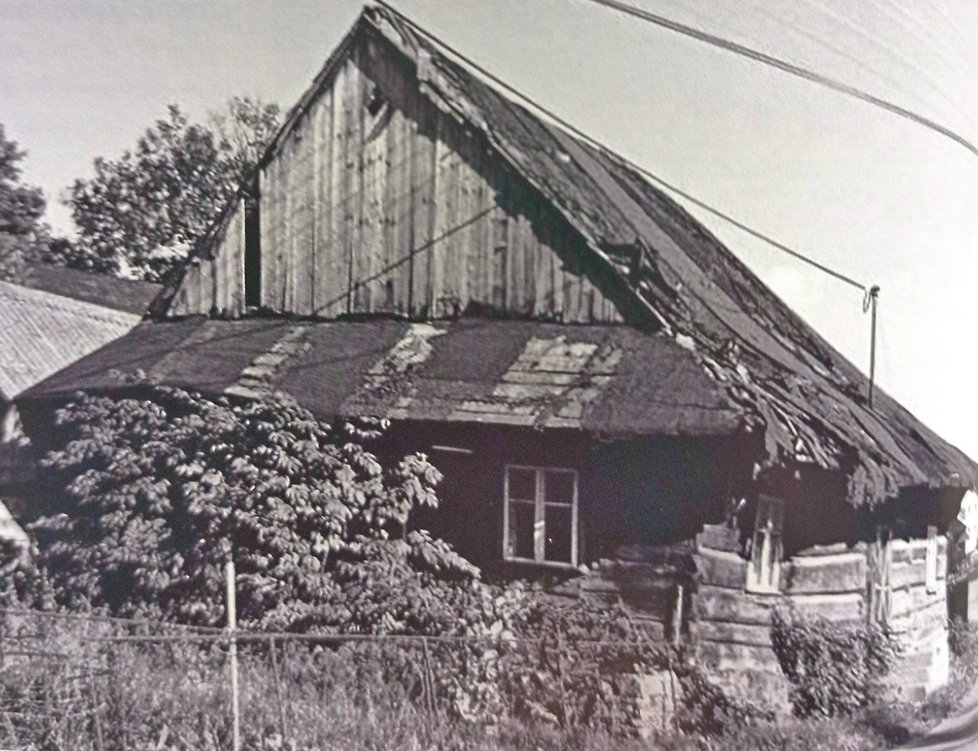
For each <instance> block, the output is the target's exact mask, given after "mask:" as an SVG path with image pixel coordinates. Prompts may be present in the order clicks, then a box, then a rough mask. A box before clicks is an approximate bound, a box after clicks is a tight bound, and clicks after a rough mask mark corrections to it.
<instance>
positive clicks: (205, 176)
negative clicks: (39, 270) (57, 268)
mask: <svg viewBox="0 0 978 751" xmlns="http://www.w3.org/2000/svg"><path fill="white" fill-rule="evenodd" d="M278 119H279V110H278V107H277V106H276V105H270V104H263V103H262V102H260V101H257V100H253V99H250V98H240V97H238V98H234V99H232V100H231V101H230V102H229V103H228V105H227V108H226V110H225V111H223V112H221V113H219V114H213V115H211V116H210V118H209V120H208V122H207V123H205V124H201V123H193V122H191V121H190V120H189V119H188V118H187V116H186V115H185V114H184V113H183V112H182V111H181V110H180V108H179V107H178V106H176V105H171V106H170V107H169V108H168V111H167V116H166V117H165V118H161V119H159V120H157V121H156V123H154V124H153V125H152V126H151V127H150V128H148V129H147V130H146V132H145V133H144V134H143V135H142V136H141V137H140V138H139V140H138V142H137V144H136V147H135V148H134V149H133V150H132V151H126V152H125V153H123V154H122V156H120V157H119V158H118V159H115V160H109V159H104V158H101V157H100V158H98V159H96V160H95V164H94V167H95V176H94V177H93V178H91V179H88V180H84V179H79V180H76V181H75V183H74V185H73V186H72V187H71V193H70V201H69V204H70V206H71V210H72V216H73V218H74V221H75V224H76V226H77V228H78V239H77V241H76V242H75V243H73V244H72V245H71V247H70V248H67V249H66V253H65V260H66V262H67V263H68V264H69V265H71V266H74V267H76V268H84V269H90V270H95V271H102V272H107V273H112V274H120V275H124V276H135V277H138V278H142V279H148V280H153V281H156V280H159V279H161V278H162V277H163V276H164V275H165V273H166V271H167V270H168V269H169V268H170V267H171V266H172V265H173V264H174V263H175V262H176V261H178V260H180V259H182V258H185V257H186V256H187V254H188V253H189V252H190V250H191V249H192V248H193V246H194V244H195V242H196V241H197V240H198V239H199V238H200V237H201V236H202V235H203V234H204V232H205V231H206V230H207V228H208V227H210V225H211V224H212V223H213V222H214V221H215V220H216V219H217V217H218V216H219V214H220V212H221V210H222V208H223V207H224V205H225V203H226V202H227V200H228V199H229V198H230V197H231V196H232V195H233V194H234V192H235V191H236V190H237V189H238V187H239V186H240V184H241V182H242V179H243V178H244V177H245V175H247V174H248V173H249V172H250V171H251V170H252V168H253V167H254V166H255V164H256V163H257V161H258V158H259V157H260V155H261V152H262V150H263V148H264V146H265V144H266V143H267V142H268V141H269V139H270V138H271V136H272V135H273V134H274V132H275V129H276V127H277V125H278Z"/></svg>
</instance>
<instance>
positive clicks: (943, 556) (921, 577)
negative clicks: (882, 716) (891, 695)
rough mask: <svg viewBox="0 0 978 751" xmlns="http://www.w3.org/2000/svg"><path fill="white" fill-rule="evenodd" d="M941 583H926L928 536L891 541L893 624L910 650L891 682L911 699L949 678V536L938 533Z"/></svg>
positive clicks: (905, 653) (935, 687)
mask: <svg viewBox="0 0 978 751" xmlns="http://www.w3.org/2000/svg"><path fill="white" fill-rule="evenodd" d="M936 543H937V584H936V586H934V587H931V588H930V589H928V587H927V564H926V558H927V541H926V540H910V541H909V542H908V541H906V540H894V541H893V542H891V543H890V556H891V564H890V619H889V625H890V627H891V628H892V629H893V630H894V631H895V632H896V633H897V634H898V635H899V636H900V638H901V640H902V642H903V644H904V646H905V649H906V651H905V652H904V654H903V655H902V656H901V662H900V665H899V667H898V668H897V669H896V670H895V671H894V675H893V683H894V685H895V686H897V687H898V688H900V689H901V690H902V692H903V693H904V696H905V698H907V699H921V698H923V696H924V695H926V694H928V693H930V692H931V691H933V690H934V689H937V688H939V687H941V686H943V685H944V684H945V683H947V679H948V671H949V659H950V655H949V651H948V643H947V638H948V632H947V586H946V582H947V580H946V576H947V538H946V537H944V536H943V535H941V536H938V538H937V541H936Z"/></svg>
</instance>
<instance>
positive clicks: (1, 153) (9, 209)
mask: <svg viewBox="0 0 978 751" xmlns="http://www.w3.org/2000/svg"><path fill="white" fill-rule="evenodd" d="M24 156H25V152H23V151H21V150H20V148H19V147H18V145H17V143H16V141H13V140H10V139H8V138H7V137H6V134H5V131H4V127H3V123H0V278H4V279H9V278H14V277H16V276H17V274H18V272H19V271H20V267H21V264H22V263H23V262H24V261H26V260H32V259H36V258H40V257H43V256H44V254H45V247H46V244H47V242H48V230H47V227H46V226H45V225H44V223H43V221H42V217H43V215H44V206H45V203H44V195H43V194H42V193H41V190H40V188H35V187H33V186H30V185H25V184H24V183H23V182H22V180H21V167H20V164H21V162H22V161H23V159H24Z"/></svg>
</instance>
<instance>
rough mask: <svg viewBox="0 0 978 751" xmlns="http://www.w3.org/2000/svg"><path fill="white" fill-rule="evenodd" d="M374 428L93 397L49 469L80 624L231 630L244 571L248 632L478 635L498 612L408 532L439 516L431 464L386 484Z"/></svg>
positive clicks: (422, 462)
mask: <svg viewBox="0 0 978 751" xmlns="http://www.w3.org/2000/svg"><path fill="white" fill-rule="evenodd" d="M377 427H378V425H377V424H376V423H373V422H371V423H366V424H365V425H364V426H362V427H355V426H351V425H346V426H343V427H341V428H336V429H334V428H332V427H329V426H326V425H324V424H323V423H321V422H319V421H317V420H316V419H315V418H314V417H313V416H312V415H311V414H310V413H309V412H307V411H306V410H304V409H302V408H300V407H298V406H296V405H295V404H293V403H289V402H286V401H281V400H276V399H269V400H266V401H254V402H249V403H247V404H244V405H238V404H232V403H230V402H228V401H227V400H224V399H218V400H210V399H206V398H204V397H202V396H200V395H197V394H193V393H189V392H186V391H183V390H180V389H173V388H164V387H152V388H151V393H150V395H149V397H148V398H145V399H119V400H116V399H112V398H108V397H101V396H87V395H80V396H79V397H78V398H77V400H76V401H75V402H73V403H72V404H69V405H68V406H67V407H65V408H64V409H62V410H60V412H59V413H58V417H57V425H56V428H55V431H54V437H53V440H54V442H55V443H54V450H52V451H51V452H50V453H49V454H48V455H47V457H46V458H45V459H44V460H43V462H42V463H43V465H44V467H45V468H46V470H47V473H46V474H47V480H48V482H49V484H50V487H51V493H50V495H51V498H52V501H51V504H50V507H49V508H48V509H47V512H46V513H45V515H44V516H43V517H42V518H40V519H39V520H38V521H37V522H35V523H34V524H33V525H32V531H33V532H34V534H35V535H36V538H37V540H38V545H39V557H38V561H39V563H40V565H41V567H42V568H43V569H44V570H45V571H46V572H47V574H48V575H49V576H50V578H51V580H52V582H53V584H54V585H55V589H56V591H57V593H58V599H59V601H60V603H61V604H62V605H64V606H67V607H70V608H74V609H78V608H86V607H96V608H104V609H107V610H108V611H109V612H111V613H113V614H117V615H123V616H140V617H142V616H147V617H163V618H165V619H169V620H174V621H178V622H183V623H191V624H200V625H220V624H221V622H222V621H223V618H224V597H223V591H224V580H223V566H224V562H225V561H227V560H228V559H230V558H233V560H234V561H235V564H236V566H237V572H238V580H237V587H238V614H239V620H240V622H241V623H242V624H243V625H245V626H256V627H257V626H260V627H262V628H266V629H277V630H285V629H293V630H309V629H313V628H319V629H328V630H337V631H344V632H363V633H429V634H430V633H453V632H465V633H478V632H479V628H481V627H488V626H489V625H491V624H492V623H493V622H494V621H493V620H488V621H487V619H489V618H490V617H494V615H493V613H492V610H493V607H492V603H493V602H494V595H493V594H492V593H491V592H490V591H489V590H488V589H486V588H485V587H483V585H481V583H480V582H479V572H478V570H477V569H476V568H475V567H473V566H472V565H471V564H469V563H468V562H467V561H466V560H465V559H463V558H462V557H461V556H459V555H458V554H457V553H455V551H454V550H452V548H451V547H450V546H449V545H447V544H446V543H444V542H442V541H440V540H436V539H433V538H432V537H431V536H430V535H429V534H428V533H427V532H425V531H423V530H419V529H412V528H411V526H410V523H409V522H410V517H411V513H412V511H413V510H414V509H416V508H419V507H421V506H430V507H433V506H436V505H437V504H438V497H437V495H436V492H435V487H436V485H437V483H438V482H439V481H440V479H441V475H440V474H439V472H438V470H437V469H436V468H435V467H434V466H432V465H431V463H430V462H428V460H427V458H426V457H425V456H424V455H422V454H414V455H411V456H407V457H405V458H404V459H403V460H402V461H400V462H399V463H398V464H397V465H396V466H394V467H391V468H387V469H385V468H384V467H382V466H381V465H380V463H379V462H378V460H377V459H376V458H375V457H374V456H373V455H372V454H371V453H369V452H368V451H367V450H366V449H365V448H364V446H363V441H364V440H365V439H366V438H369V437H371V436H373V435H376V434H377V433H376V428H377ZM461 612H473V613H477V614H478V615H479V618H475V619H469V620H466V619H464V618H462V617H460V613H461ZM462 624H466V625H465V626H463V625H462Z"/></svg>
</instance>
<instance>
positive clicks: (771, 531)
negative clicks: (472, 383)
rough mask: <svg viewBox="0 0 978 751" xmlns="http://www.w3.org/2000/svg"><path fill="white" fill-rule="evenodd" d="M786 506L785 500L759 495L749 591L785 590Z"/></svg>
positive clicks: (752, 545)
mask: <svg viewBox="0 0 978 751" xmlns="http://www.w3.org/2000/svg"><path fill="white" fill-rule="evenodd" d="M784 506H785V504H784V501H783V500H782V499H781V498H776V497H774V496H768V495H761V496H758V499H757V508H756V510H755V512H754V535H753V537H752V542H751V552H750V560H749V561H747V582H746V588H747V591H748V592H758V593H777V592H779V591H780V589H781V556H782V552H783V548H782V544H781V535H782V532H783V529H784Z"/></svg>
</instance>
